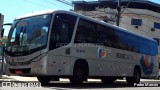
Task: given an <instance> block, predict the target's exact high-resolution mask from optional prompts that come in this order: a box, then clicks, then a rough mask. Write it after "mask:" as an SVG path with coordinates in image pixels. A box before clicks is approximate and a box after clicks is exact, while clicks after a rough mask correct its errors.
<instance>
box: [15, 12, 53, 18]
mask: <svg viewBox="0 0 160 90" xmlns="http://www.w3.org/2000/svg"><path fill="white" fill-rule="evenodd" d="M54 11H55V10H43V11H37V12H32V13H28V14H24V15H21V16H19V17H17V18H16V19H22V18H27V17H32V16H37V15H43V14H50V13H53V12H54Z"/></svg>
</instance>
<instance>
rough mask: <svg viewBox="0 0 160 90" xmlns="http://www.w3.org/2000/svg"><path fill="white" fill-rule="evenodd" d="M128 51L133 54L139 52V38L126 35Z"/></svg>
mask: <svg viewBox="0 0 160 90" xmlns="http://www.w3.org/2000/svg"><path fill="white" fill-rule="evenodd" d="M127 37H128V41H127V42H128V50H129V51H134V52H140V44H139V37H137V36H134V35H131V34H128V35H127Z"/></svg>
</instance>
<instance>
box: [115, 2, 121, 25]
mask: <svg viewBox="0 0 160 90" xmlns="http://www.w3.org/2000/svg"><path fill="white" fill-rule="evenodd" d="M117 11H118V14H117V20H116V22H117V26H119V22H120V18H121V0H118V7H117Z"/></svg>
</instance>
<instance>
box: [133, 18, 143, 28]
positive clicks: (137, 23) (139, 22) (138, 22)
mask: <svg viewBox="0 0 160 90" xmlns="http://www.w3.org/2000/svg"><path fill="white" fill-rule="evenodd" d="M131 25H136V26H141V25H142V19H132V20H131Z"/></svg>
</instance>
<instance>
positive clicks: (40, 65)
mask: <svg viewBox="0 0 160 90" xmlns="http://www.w3.org/2000/svg"><path fill="white" fill-rule="evenodd" d="M157 56H158V46H157V42H156V41H155V40H153V39H152V38H147V37H145V36H143V35H139V34H135V33H133V32H130V31H129V30H126V29H123V28H119V27H117V26H113V25H110V24H107V23H104V22H102V21H98V20H95V19H92V18H88V17H85V16H83V15H79V14H77V13H74V12H70V11H63V10H49V11H41V12H34V13H31V14H27V15H23V16H20V17H18V18H16V19H15V20H14V22H13V26H12V28H11V30H10V32H9V35H8V42H7V44H6V50H5V58H6V62H7V70H6V73H7V74H17V75H24V76H36V77H37V78H38V80H39V81H40V82H41V83H48V82H50V80H51V79H52V78H54V79H56V78H69V79H70V82H71V83H82V82H83V81H86V80H87V79H88V78H97V79H101V80H102V82H103V83H112V82H113V81H115V80H116V79H119V78H124V77H125V78H126V81H127V82H128V83H139V82H140V79H141V78H155V77H156V76H157V73H158V57H157Z"/></svg>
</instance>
